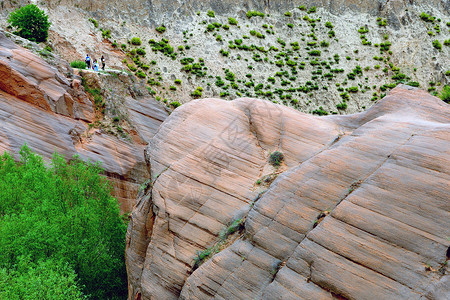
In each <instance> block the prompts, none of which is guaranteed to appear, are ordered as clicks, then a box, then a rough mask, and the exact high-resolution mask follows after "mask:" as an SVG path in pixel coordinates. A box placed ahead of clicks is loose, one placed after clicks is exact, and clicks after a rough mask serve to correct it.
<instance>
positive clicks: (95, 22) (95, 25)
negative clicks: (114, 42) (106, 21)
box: [89, 18, 98, 28]
mask: <svg viewBox="0 0 450 300" xmlns="http://www.w3.org/2000/svg"><path fill="white" fill-rule="evenodd" d="M89 22H91V23H92V24H94V27H95V28H98V22H97V20H96V19H92V18H91V19H89Z"/></svg>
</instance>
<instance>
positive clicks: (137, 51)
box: [136, 48, 146, 56]
mask: <svg viewBox="0 0 450 300" xmlns="http://www.w3.org/2000/svg"><path fill="white" fill-rule="evenodd" d="M136 53H137V54H139V55H142V56H144V55H145V54H146V53H145V50H144V49H142V48H137V49H136Z"/></svg>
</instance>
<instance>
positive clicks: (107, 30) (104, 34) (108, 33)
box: [100, 29, 111, 39]
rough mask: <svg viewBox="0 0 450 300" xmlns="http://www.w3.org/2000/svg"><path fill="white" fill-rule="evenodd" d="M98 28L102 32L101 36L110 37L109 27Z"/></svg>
mask: <svg viewBox="0 0 450 300" xmlns="http://www.w3.org/2000/svg"><path fill="white" fill-rule="evenodd" d="M100 30H101V32H102V37H103V38H104V39H110V38H111V30H109V29H106V30H103V29H100Z"/></svg>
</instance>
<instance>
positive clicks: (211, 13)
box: [206, 10, 216, 18]
mask: <svg viewBox="0 0 450 300" xmlns="http://www.w3.org/2000/svg"><path fill="white" fill-rule="evenodd" d="M206 15H207V16H208V17H210V18H214V17H216V14H215V13H214V11H213V10H208V12H207V13H206Z"/></svg>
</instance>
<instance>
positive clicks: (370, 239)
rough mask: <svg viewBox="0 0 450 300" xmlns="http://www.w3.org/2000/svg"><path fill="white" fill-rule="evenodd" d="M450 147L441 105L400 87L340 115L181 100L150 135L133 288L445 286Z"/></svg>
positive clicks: (250, 294) (339, 292) (425, 293)
mask: <svg viewBox="0 0 450 300" xmlns="http://www.w3.org/2000/svg"><path fill="white" fill-rule="evenodd" d="M449 149H450V109H449V106H448V105H447V104H445V103H444V102H442V101H440V100H439V99H438V98H435V97H432V96H430V95H429V94H428V93H426V92H424V91H421V90H418V89H415V88H411V87H406V86H400V87H397V88H396V89H394V90H393V91H392V92H391V93H390V94H389V95H388V96H387V97H386V98H384V99H383V100H382V101H380V102H379V103H377V104H376V105H375V106H374V107H372V108H371V109H370V110H368V111H366V112H364V113H359V114H355V115H349V116H331V117H314V116H311V115H306V114H302V113H299V112H297V111H295V110H292V109H289V108H286V107H282V106H279V105H275V104H272V103H270V102H267V101H262V100H256V99H248V98H242V99H237V100H234V101H232V102H227V101H222V100H217V99H205V100H198V101H193V102H190V103H189V104H187V105H183V106H182V107H181V108H179V109H177V110H176V111H175V112H174V113H173V114H172V115H171V116H170V117H169V118H168V119H167V120H166V121H165V123H164V124H163V125H162V127H161V128H160V130H159V131H158V133H157V134H156V135H155V137H154V138H153V139H152V140H151V142H150V144H149V147H148V156H147V157H146V159H147V162H148V163H149V164H150V165H151V173H152V177H151V178H152V179H153V180H152V183H151V184H149V186H148V187H147V188H146V190H145V191H144V192H142V193H141V194H140V197H139V199H138V203H137V205H136V207H135V209H134V212H133V214H132V218H131V221H130V224H129V228H128V233H127V250H126V254H127V268H128V279H129V287H130V288H129V292H130V294H129V298H130V299H178V298H179V299H211V298H217V299H328V298H333V297H338V298H344V299H419V298H421V299H422V298H423V299H445V298H448V297H449V296H450V288H449V282H450V280H449V275H448V267H447V262H446V261H447V260H448V257H447V256H448V255H449V251H448V247H449V245H450V241H449V237H450V227H449V223H448V220H449V219H450V202H449V198H448V195H450V168H449V166H450V152H449ZM275 151H280V152H282V153H283V154H284V160H283V161H282V163H281V165H280V166H279V167H274V166H272V165H270V164H269V163H268V159H269V156H270V154H271V153H273V152H275ZM236 225H237V226H236Z"/></svg>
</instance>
